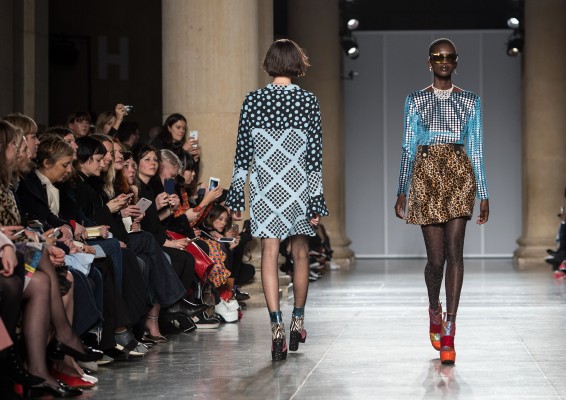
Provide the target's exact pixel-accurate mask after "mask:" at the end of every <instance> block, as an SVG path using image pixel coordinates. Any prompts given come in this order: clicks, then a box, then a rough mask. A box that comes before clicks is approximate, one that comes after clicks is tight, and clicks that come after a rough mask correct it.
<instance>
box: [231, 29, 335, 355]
mask: <svg viewBox="0 0 566 400" xmlns="http://www.w3.org/2000/svg"><path fill="white" fill-rule="evenodd" d="M308 66H309V63H308V57H307V56H306V54H305V52H304V50H303V49H301V48H300V47H299V46H298V45H297V44H296V43H295V42H293V41H291V40H288V39H279V40H276V41H275V42H273V44H272V45H271V46H270V47H269V50H268V51H267V54H266V56H265V60H264V61H263V69H264V70H265V71H266V72H267V73H268V74H269V76H271V77H273V83H271V84H269V85H267V87H265V88H263V89H259V90H256V91H255V92H252V93H249V94H248V95H247V96H246V99H245V100H244V104H243V105H242V111H241V113H240V124H239V128H238V141H237V144H236V157H235V160H234V174H233V176H232V184H231V186H230V191H229V193H228V196H227V198H226V206H228V207H229V208H230V209H231V211H232V214H233V216H234V219H235V220H238V219H241V212H242V211H243V210H244V209H245V200H244V186H245V183H246V180H247V178H248V172H249V171H250V170H251V177H250V203H251V208H250V214H251V233H252V235H253V236H255V237H260V238H262V239H261V281H262V285H263V293H264V295H265V302H266V303H267V309H268V311H269V319H270V322H271V340H272V342H271V357H272V360H273V361H280V360H284V359H285V358H287V341H286V337H285V326H284V323H283V319H282V318H283V317H282V314H281V310H280V305H279V274H278V269H277V257H278V255H279V246H280V244H281V240H283V239H285V238H289V243H288V246H290V248H291V255H292V257H293V268H294V271H293V295H294V300H295V304H294V307H293V313H292V315H291V329H290V339H289V350H291V351H296V350H298V349H299V343H305V340H306V338H307V331H306V330H305V328H304V322H305V304H306V301H307V292H308V287H309V236H314V235H315V229H316V227H317V225H318V222H319V220H320V217H321V216H325V215H328V209H327V208H326V202H325V200H324V195H323V192H322V131H321V128H320V109H319V107H318V101H317V99H316V97H315V96H314V95H313V94H312V93H309V92H307V91H306V90H303V89H301V88H300V87H298V86H297V85H293V84H292V83H291V78H292V77H299V76H303V75H304V74H305V73H306V70H307V68H308Z"/></svg>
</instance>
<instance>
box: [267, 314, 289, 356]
mask: <svg viewBox="0 0 566 400" xmlns="http://www.w3.org/2000/svg"><path fill="white" fill-rule="evenodd" d="M286 358H287V341H286V340H285V324H283V322H272V323H271V359H272V360H273V361H281V360H284V359H286Z"/></svg>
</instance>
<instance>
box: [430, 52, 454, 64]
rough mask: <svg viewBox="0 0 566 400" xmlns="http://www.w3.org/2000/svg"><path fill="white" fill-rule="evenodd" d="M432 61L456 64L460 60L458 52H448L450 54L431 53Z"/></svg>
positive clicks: (434, 62)
mask: <svg viewBox="0 0 566 400" xmlns="http://www.w3.org/2000/svg"><path fill="white" fill-rule="evenodd" d="M430 61H431V62H432V63H433V64H441V63H443V62H447V63H449V64H454V63H455V62H456V61H458V54H456V53H448V54H443V53H431V54H430Z"/></svg>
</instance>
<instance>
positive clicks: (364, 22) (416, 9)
mask: <svg viewBox="0 0 566 400" xmlns="http://www.w3.org/2000/svg"><path fill="white" fill-rule="evenodd" d="M307 1H308V0H307ZM328 1H339V2H340V4H341V8H342V10H343V17H344V18H352V17H353V18H357V19H358V20H359V21H360V27H359V28H358V30H366V31H383V30H439V29H446V30H453V29H507V19H509V18H510V17H512V16H514V17H517V18H519V19H521V16H522V7H523V5H522V3H523V0H397V1H395V0H387V1H386V0H354V1H348V0H328ZM274 8H275V9H274V14H275V15H274V17H275V34H276V36H285V34H286V33H287V29H286V25H287V0H274Z"/></svg>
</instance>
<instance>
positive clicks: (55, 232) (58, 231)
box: [48, 228, 61, 239]
mask: <svg viewBox="0 0 566 400" xmlns="http://www.w3.org/2000/svg"><path fill="white" fill-rule="evenodd" d="M60 235H61V229H60V228H55V229H53V232H51V234H50V235H49V236H48V237H50V238H55V239H57V238H59V236H60Z"/></svg>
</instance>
